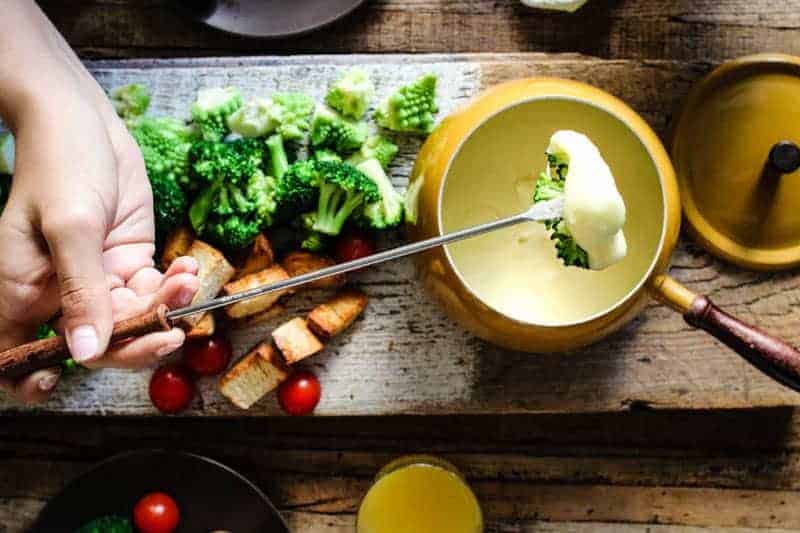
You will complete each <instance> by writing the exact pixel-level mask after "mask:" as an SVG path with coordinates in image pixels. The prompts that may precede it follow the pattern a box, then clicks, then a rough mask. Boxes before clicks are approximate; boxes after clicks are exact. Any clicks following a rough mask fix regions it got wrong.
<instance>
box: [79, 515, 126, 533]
mask: <svg viewBox="0 0 800 533" xmlns="http://www.w3.org/2000/svg"><path fill="white" fill-rule="evenodd" d="M75 533H134V530H133V524H132V523H131V521H130V520H128V519H127V518H123V517H121V516H103V517H101V518H97V519H95V520H92V521H91V522H89V523H88V524H85V525H84V526H82V527H81V528H80V529H78V530H77V531H75Z"/></svg>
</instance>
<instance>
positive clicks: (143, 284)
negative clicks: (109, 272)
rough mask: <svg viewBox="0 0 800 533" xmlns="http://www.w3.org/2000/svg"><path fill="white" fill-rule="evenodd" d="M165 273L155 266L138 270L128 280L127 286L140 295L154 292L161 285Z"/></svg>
mask: <svg viewBox="0 0 800 533" xmlns="http://www.w3.org/2000/svg"><path fill="white" fill-rule="evenodd" d="M163 279H164V274H162V273H161V272H159V271H158V270H156V269H155V268H153V267H147V268H143V269H141V270H139V271H138V272H136V273H135V274H134V275H133V276H132V277H131V279H129V280H128V283H127V285H126V287H128V289H130V290H132V291H133V292H135V293H136V294H137V295H139V296H143V295H145V294H152V293H153V292H155V291H156V290H158V288H159V287H160V286H161V282H162V281H163Z"/></svg>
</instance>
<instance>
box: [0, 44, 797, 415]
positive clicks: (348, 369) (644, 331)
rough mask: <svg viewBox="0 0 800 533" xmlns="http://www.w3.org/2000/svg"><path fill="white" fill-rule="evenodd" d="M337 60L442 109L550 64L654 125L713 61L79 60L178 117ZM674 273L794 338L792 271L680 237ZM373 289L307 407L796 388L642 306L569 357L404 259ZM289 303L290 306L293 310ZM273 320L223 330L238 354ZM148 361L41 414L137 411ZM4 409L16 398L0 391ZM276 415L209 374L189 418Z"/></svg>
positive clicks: (599, 404) (756, 401)
mask: <svg viewBox="0 0 800 533" xmlns="http://www.w3.org/2000/svg"><path fill="white" fill-rule="evenodd" d="M350 65H359V66H361V67H363V68H365V69H367V70H368V71H370V73H371V74H372V76H373V78H374V80H375V82H376V84H377V87H378V92H379V95H378V96H379V97H382V96H384V95H385V94H386V93H387V92H388V91H390V90H391V89H393V88H395V87H397V86H399V85H401V84H403V83H407V82H409V81H411V80H413V79H414V78H416V77H417V76H418V75H419V74H421V73H423V72H428V71H432V72H435V73H437V74H438V75H439V77H440V80H441V84H440V87H441V90H440V103H441V113H440V116H444V115H445V114H447V113H449V112H450V111H452V110H453V109H455V108H456V107H457V106H459V105H462V104H464V103H465V102H467V101H468V100H469V99H470V98H471V97H472V96H474V95H475V94H477V93H478V92H479V91H480V90H481V89H482V88H484V87H487V86H490V85H492V84H495V83H497V82H500V81H504V80H509V79H514V78H520V77H526V76H537V75H538V76H541V75H546V76H561V77H567V78H573V79H578V80H582V81H586V82H589V83H592V84H594V85H597V86H599V87H601V88H603V89H605V90H607V91H610V92H611V93H613V94H615V95H617V96H619V97H620V98H622V99H623V100H625V101H627V102H628V103H629V104H631V105H632V106H633V107H634V108H635V109H636V110H637V111H639V112H640V113H641V114H642V115H643V116H644V117H645V118H646V119H647V120H648V121H649V122H650V124H652V125H653V127H654V128H655V129H656V130H657V131H658V132H659V133H661V134H662V135H663V133H664V131H665V129H666V126H667V124H668V121H669V117H670V116H671V115H672V114H673V113H674V112H675V111H676V110H677V107H678V106H679V104H680V100H681V98H683V97H684V96H685V95H686V94H687V92H688V90H689V89H690V87H691V85H692V83H693V82H694V81H696V80H697V79H698V78H700V77H701V76H702V75H703V74H704V73H706V72H707V71H708V70H709V69H710V68H711V67H712V66H713V65H709V64H706V63H678V62H671V61H639V60H631V61H625V60H615V61H606V60H600V59H594V58H587V57H582V56H574V55H569V56H548V55H536V54H524V55H453V56H441V55H432V56H428V55H422V56H419V55H414V56H402V55H397V56H391V55H390V56H295V57H263V58H247V59H199V60H148V61H141V60H137V61H123V62H112V61H102V62H94V63H90V64H89V66H90V68H91V70H92V71H93V72H94V74H95V75H96V76H97V79H98V80H99V81H100V83H101V84H102V85H103V86H104V87H106V88H111V87H114V86H117V85H121V84H124V83H130V82H134V81H136V82H141V83H145V84H147V85H149V86H150V87H151V88H152V91H153V105H154V109H153V111H152V112H153V113H155V114H161V113H167V114H172V115H178V116H185V115H186V114H187V112H188V109H189V105H190V103H191V101H192V100H193V99H194V96H195V94H196V92H197V90H198V89H199V88H201V87H204V86H216V85H231V84H232V85H237V86H239V87H240V88H241V89H242V91H243V92H244V93H245V94H246V95H254V94H269V93H270V92H272V91H275V90H302V91H305V92H308V93H310V94H311V95H313V96H314V97H315V98H317V99H319V98H321V97H322V96H323V94H324V92H325V88H326V86H327V84H328V83H329V82H330V81H331V80H332V79H334V78H335V77H336V76H337V74H338V73H340V72H341V71H342V70H343V69H344V68H346V67H347V66H350ZM418 148H419V142H418V141H416V140H412V139H409V140H403V141H402V143H401V149H402V151H401V155H400V157H398V159H397V161H396V162H395V164H394V165H393V168H392V176H393V179H394V181H395V183H396V185H398V186H403V185H404V184H405V182H406V179H407V176H408V174H409V171H410V167H411V165H412V163H413V160H414V155H415V153H416V151H417V149H418ZM672 275H674V276H675V277H676V278H678V279H679V280H681V281H682V282H684V283H686V284H687V285H688V286H689V287H691V288H692V289H693V290H695V291H698V292H703V293H707V294H711V295H712V297H713V298H714V300H715V301H716V303H718V304H720V305H722V306H724V307H726V308H727V309H728V310H730V311H731V312H733V313H735V314H737V315H738V316H740V317H741V318H742V319H744V320H747V321H750V322H752V323H754V324H757V325H759V326H762V327H763V328H766V329H768V330H769V331H772V332H774V333H776V334H778V335H781V336H783V337H785V338H787V339H788V340H790V341H793V342H800V314H798V313H797V312H796V308H797V306H798V303H800V275H798V273H797V272H787V273H780V274H763V273H752V272H744V271H742V270H741V269H738V268H735V267H733V266H729V265H725V264H722V263H720V262H719V261H716V260H714V259H713V258H711V257H710V256H709V255H708V254H706V253H705V252H704V251H702V250H700V249H699V248H698V247H696V246H695V245H693V244H692V243H691V242H689V241H688V240H686V239H684V240H683V241H682V242H681V244H680V246H679V247H678V249H677V251H676V252H675V254H674V257H673V267H672ZM353 280H354V281H356V282H357V283H358V284H359V285H360V286H361V287H362V288H363V289H364V290H365V291H366V292H367V293H368V294H369V295H370V297H371V302H370V306H369V308H368V310H367V313H366V315H365V317H364V318H363V320H360V321H359V322H358V323H356V324H355V325H354V326H353V327H352V328H351V330H350V332H349V333H348V334H347V335H344V336H343V337H342V338H341V339H338V340H337V341H336V342H333V343H332V344H331V345H330V346H328V347H327V348H326V350H325V352H324V353H322V354H321V355H318V356H316V357H315V358H314V359H313V360H312V361H310V365H311V366H312V367H313V368H314V370H315V372H317V374H318V375H319V377H320V379H321V381H322V386H323V397H322V401H321V403H320V405H319V407H318V408H317V414H319V415H383V414H404V413H421V414H464V413H510V412H588V411H620V410H627V409H635V408H656V409H666V408H681V409H683V408H686V409H714V408H747V407H755V406H777V405H796V404H800V394H795V393H793V392H791V391H789V390H788V389H784V388H783V387H781V386H779V385H777V384H775V383H774V382H772V381H771V380H769V379H767V378H765V377H764V376H762V375H761V374H760V373H758V372H756V371H755V370H753V369H752V368H750V366H748V365H747V364H746V363H744V362H743V361H741V360H740V359H739V357H738V356H736V355H735V354H733V353H731V352H730V351H728V350H727V349H726V348H724V347H722V346H721V345H720V344H719V343H717V342H716V341H714V340H713V339H711V338H710V337H708V336H706V335H705V334H702V333H699V332H696V331H693V330H692V329H691V328H689V327H688V326H687V325H686V324H685V323H684V322H683V319H682V318H681V317H680V316H679V315H677V314H675V313H673V312H671V311H669V310H667V309H666V308H664V307H663V306H660V305H658V304H655V303H653V304H652V305H651V306H650V307H648V308H647V310H646V311H645V312H644V313H643V314H642V315H641V316H640V317H639V318H638V319H636V320H635V321H634V322H633V323H631V324H630V325H629V326H628V327H626V328H625V329H624V330H623V331H621V332H619V333H618V334H616V335H614V336H613V337H612V338H610V339H608V340H606V341H603V342H601V343H599V344H597V345H595V346H593V347H591V348H589V349H586V350H582V351H579V352H576V353H571V354H561V355H530V354H521V353H514V352H509V351H505V350H502V349H499V348H496V347H493V346H491V345H489V344H486V343H484V342H482V341H480V340H477V339H475V338H472V337H471V336H470V335H469V334H467V333H466V332H465V331H463V330H462V329H460V328H459V327H458V326H456V325H454V324H453V323H451V322H450V321H449V320H448V319H447V317H446V316H445V315H444V314H443V313H442V312H441V311H440V310H439V308H438V307H437V306H436V305H435V304H434V303H433V302H432V301H431V300H430V299H429V298H428V297H427V295H426V294H425V293H424V292H423V291H422V288H421V286H420V284H419V283H418V282H417V281H416V280H415V276H414V269H413V267H412V265H411V263H410V261H400V262H397V263H394V264H389V265H385V266H382V267H380V268H376V269H373V270H370V271H369V272H363V273H360V274H358V275H356V276H354V277H353ZM323 298H324V294H305V295H298V296H296V297H295V298H294V299H293V300H291V305H290V312H291V313H292V315H293V314H299V313H304V312H307V311H308V310H309V309H310V308H311V307H312V306H313V303H314V302H316V301H320V300H321V299H323ZM292 315H289V316H292ZM275 325H276V324H275V323H273V324H268V325H264V326H260V327H258V328H257V329H251V330H248V331H241V332H237V333H236V334H235V335H233V341H234V345H235V349H236V355H237V356H238V355H241V354H242V353H244V351H245V350H246V349H247V348H248V347H249V346H251V345H253V344H254V343H255V342H256V341H258V340H261V339H262V338H264V337H266V336H267V335H268V334H269V331H270V330H271V329H272V327H274V326H275ZM149 376H150V373H149V372H139V373H133V372H125V371H115V370H105V371H99V372H93V373H89V372H81V373H79V374H77V375H73V376H69V377H67V378H65V379H64V380H63V383H62V384H61V385H60V387H59V390H58V393H57V394H56V395H55V397H54V398H53V399H52V400H51V401H50V402H49V403H48V404H47V405H45V406H43V407H41V408H38V409H37V410H38V411H45V412H58V413H65V412H69V413H84V414H87V413H94V414H119V415H148V414H153V413H154V412H155V411H154V409H153V408H152V406H151V404H150V401H149V399H148V397H147V383H148V379H149ZM0 410H1V411H3V412H11V411H26V410H28V409H26V408H21V407H19V406H16V405H13V404H11V403H8V402H5V403H0ZM277 413H279V409H278V407H277V404H276V401H275V399H274V397H273V396H269V397H267V398H264V399H263V400H262V401H261V402H259V403H258V404H257V405H256V406H254V407H253V408H252V409H250V410H249V411H241V410H238V409H236V408H234V407H233V406H231V405H230V404H229V403H228V402H227V401H226V400H225V399H224V398H223V397H222V396H220V395H219V394H218V393H217V392H216V390H215V382H214V381H213V380H206V381H205V382H204V383H203V384H202V386H201V394H200V397H199V398H198V399H197V401H196V403H195V404H194V406H193V408H192V409H191V410H190V411H188V412H187V413H186V414H187V415H205V416H231V415H256V416H258V415H271V414H277Z"/></svg>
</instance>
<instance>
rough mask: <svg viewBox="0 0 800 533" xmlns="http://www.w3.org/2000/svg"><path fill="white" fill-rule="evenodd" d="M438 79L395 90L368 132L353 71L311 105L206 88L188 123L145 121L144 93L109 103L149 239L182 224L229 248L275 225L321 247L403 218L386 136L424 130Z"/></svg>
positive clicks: (290, 96)
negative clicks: (348, 232)
mask: <svg viewBox="0 0 800 533" xmlns="http://www.w3.org/2000/svg"><path fill="white" fill-rule="evenodd" d="M436 83H437V78H436V76H434V75H432V74H427V75H424V76H422V77H421V78H419V79H418V80H416V81H414V82H412V83H411V84H409V85H407V86H404V87H401V88H400V89H398V90H397V91H395V92H394V93H393V94H392V95H390V96H389V97H388V98H387V99H386V100H385V101H384V102H382V103H380V104H379V105H378V106H377V109H376V111H375V113H374V119H375V123H374V124H371V123H369V122H368V121H367V119H366V117H367V112H368V110H369V108H370V106H371V105H372V104H373V102H372V100H373V98H374V95H375V86H374V84H373V82H372V80H371V79H370V78H369V75H368V74H367V73H366V72H365V71H363V70H361V69H358V68H353V69H351V70H349V71H347V72H345V73H344V74H343V75H342V76H341V77H340V78H339V79H337V80H336V81H334V82H333V83H332V84H331V86H330V88H329V91H328V94H327V95H326V96H325V99H324V101H323V102H319V103H317V102H314V100H313V99H312V98H310V97H309V96H307V95H305V94H303V93H298V92H283V93H275V94H272V95H268V96H260V97H256V98H252V99H250V100H245V99H244V98H243V97H242V94H241V93H240V92H239V90H238V89H237V88H235V87H217V88H209V89H203V90H201V91H199V93H198V95H197V100H196V101H195V102H194V104H193V105H192V106H191V119H190V120H189V121H184V120H181V119H179V118H174V117H152V116H149V115H147V114H146V112H147V109H148V107H149V104H150V94H149V91H148V90H147V89H146V88H145V87H143V86H142V85H138V84H132V85H127V86H124V87H120V88H117V89H115V90H113V91H112V92H111V98H112V102H113V103H114V106H115V108H116V110H117V113H118V114H119V115H120V117H122V118H123V119H124V120H125V122H126V124H127V126H128V129H129V130H130V132H131V135H132V136H133V138H134V139H135V140H136V142H137V143H138V145H139V147H140V148H141V150H142V156H143V157H144V162H145V166H146V168H147V174H148V177H149V179H150V184H151V188H152V190H153V203H154V211H155V219H156V240H157V243H161V242H163V240H164V238H165V237H166V235H167V233H169V232H170V231H171V230H172V229H174V228H176V227H178V226H180V225H182V224H186V223H189V224H191V226H192V227H193V228H194V230H195V231H196V232H197V234H198V235H199V236H200V238H201V239H203V240H206V241H208V242H210V243H212V244H214V245H216V246H218V247H220V248H222V249H224V250H228V251H236V250H239V249H242V248H245V247H246V246H248V245H249V244H251V243H252V242H253V241H254V240H255V238H256V236H257V235H258V234H259V233H261V232H263V231H267V230H272V229H277V228H287V229H289V230H291V232H292V234H293V235H294V236H295V239H296V244H298V245H299V246H301V247H302V248H305V249H308V250H312V251H319V250H322V249H324V248H325V247H326V246H327V244H328V243H329V241H330V239H331V238H332V237H334V236H336V235H339V234H340V233H341V232H342V231H343V229H344V228H345V227H346V226H348V225H356V226H359V227H361V228H364V229H368V230H386V229H391V228H394V227H396V226H398V225H399V224H400V223H401V222H402V221H403V219H404V217H405V206H406V204H407V201H406V196H405V193H401V192H399V191H397V190H396V189H395V188H394V187H393V185H392V183H391V179H390V177H389V175H388V174H387V171H388V169H389V167H390V164H391V162H392V160H393V159H394V158H395V156H396V155H397V152H398V147H397V145H396V144H394V142H392V140H391V139H390V138H389V137H388V136H387V135H386V133H383V132H392V133H403V134H416V135H427V134H428V133H430V132H431V131H432V130H433V126H434V114H435V113H436V112H437V105H436ZM290 161H293V163H290Z"/></svg>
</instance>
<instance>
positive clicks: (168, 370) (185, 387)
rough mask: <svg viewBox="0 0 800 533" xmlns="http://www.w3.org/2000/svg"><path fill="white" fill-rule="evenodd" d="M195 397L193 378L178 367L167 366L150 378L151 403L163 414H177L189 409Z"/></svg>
mask: <svg viewBox="0 0 800 533" xmlns="http://www.w3.org/2000/svg"><path fill="white" fill-rule="evenodd" d="M193 396H194V381H192V376H191V375H189V373H188V372H187V371H186V370H184V369H183V368H181V367H179V366H177V365H166V366H162V367H161V368H159V369H157V370H156V371H155V372H153V376H152V377H151V378H150V401H151V402H153V405H155V406H156V408H157V409H158V410H159V411H161V412H162V413H177V412H178V411H182V410H184V409H186V408H187V407H189V404H190V403H191V402H192V397H193Z"/></svg>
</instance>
